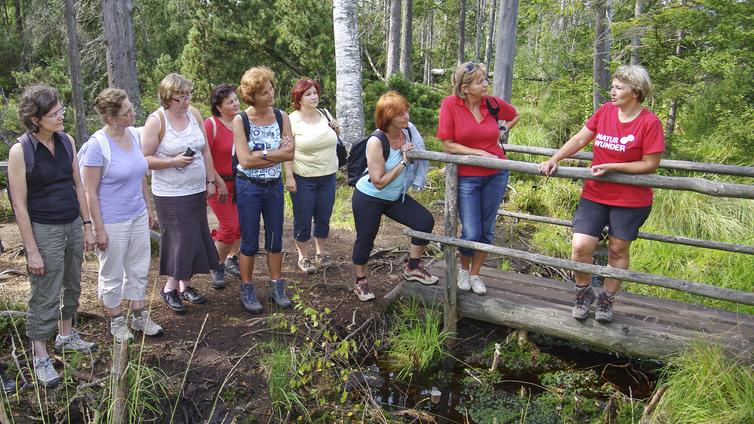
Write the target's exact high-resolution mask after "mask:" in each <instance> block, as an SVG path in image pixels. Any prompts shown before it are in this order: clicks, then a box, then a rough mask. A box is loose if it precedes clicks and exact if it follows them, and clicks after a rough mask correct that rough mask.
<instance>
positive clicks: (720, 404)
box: [655, 343, 754, 424]
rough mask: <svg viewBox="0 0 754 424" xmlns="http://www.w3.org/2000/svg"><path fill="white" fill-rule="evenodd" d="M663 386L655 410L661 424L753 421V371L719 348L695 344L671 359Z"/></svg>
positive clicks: (664, 374)
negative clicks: (663, 423) (665, 385)
mask: <svg viewBox="0 0 754 424" xmlns="http://www.w3.org/2000/svg"><path fill="white" fill-rule="evenodd" d="M662 383H663V384H667V385H668V389H667V391H666V392H665V394H664V396H663V397H662V399H661V400H660V402H659V404H658V405H657V409H656V411H655V417H656V418H657V419H658V422H668V423H685V424H702V423H704V424H734V423H751V422H754V395H753V394H754V371H752V367H751V365H748V364H746V363H741V362H737V361H735V360H733V359H731V358H730V357H729V356H728V354H726V353H725V352H724V351H723V350H722V348H720V347H718V346H713V345H708V344H701V343H698V344H692V345H691V346H690V348H689V350H688V351H686V352H684V353H682V354H680V355H678V356H676V357H673V358H671V360H670V362H669V363H668V365H667V366H666V368H665V371H664V373H663V376H662Z"/></svg>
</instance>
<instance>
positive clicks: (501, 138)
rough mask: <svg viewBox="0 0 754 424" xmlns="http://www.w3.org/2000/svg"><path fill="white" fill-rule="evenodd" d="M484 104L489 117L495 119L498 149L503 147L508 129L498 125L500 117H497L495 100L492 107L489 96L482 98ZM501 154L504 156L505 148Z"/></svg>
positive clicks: (498, 107) (498, 111) (497, 109)
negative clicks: (498, 131) (497, 132)
mask: <svg viewBox="0 0 754 424" xmlns="http://www.w3.org/2000/svg"><path fill="white" fill-rule="evenodd" d="M484 102H485V103H486V104H487V111H489V113H490V115H492V116H494V117H495V121H496V122H497V127H498V129H499V130H500V136H499V137H498V142H499V143H500V147H503V142H505V141H507V140H508V139H507V138H505V139H504V137H505V135H506V133H507V132H508V128H506V127H505V126H504V125H502V124H501V123H500V117H499V116H498V114H499V113H500V105H498V104H497V100H495V106H494V107H493V106H492V103H491V102H490V97H489V96H484ZM504 128H505V129H504ZM503 154H505V147H503Z"/></svg>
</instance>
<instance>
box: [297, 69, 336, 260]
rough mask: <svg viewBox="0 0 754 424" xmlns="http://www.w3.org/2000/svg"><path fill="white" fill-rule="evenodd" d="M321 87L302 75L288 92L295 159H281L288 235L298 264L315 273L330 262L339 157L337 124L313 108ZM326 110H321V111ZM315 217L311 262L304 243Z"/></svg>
mask: <svg viewBox="0 0 754 424" xmlns="http://www.w3.org/2000/svg"><path fill="white" fill-rule="evenodd" d="M319 93H320V87H319V84H317V82H316V81H314V80H311V79H302V80H299V81H297V82H296V84H295V85H294V86H293V90H292V91H291V97H292V98H293V107H294V109H296V110H295V111H294V112H293V113H291V114H290V119H291V129H292V132H293V135H294V138H295V140H296V151H295V154H294V159H293V160H292V161H290V162H285V164H284V166H285V187H286V189H288V191H289V192H290V195H291V202H292V203H293V238H294V239H295V240H296V250H298V269H300V270H301V271H303V272H306V273H309V274H314V273H315V272H317V269H321V268H325V267H327V266H329V265H331V264H332V262H331V260H330V258H329V256H328V255H327V253H326V251H325V245H326V242H327V236H328V235H329V233H330V217H331V216H332V210H333V204H334V203H335V172H336V171H337V170H338V157H337V154H336V152H335V145H336V144H337V142H338V132H339V131H340V127H339V126H338V122H337V121H335V120H331V119H330V118H329V117H326V116H325V115H323V113H322V112H320V111H319V110H317V106H318V105H319ZM325 113H326V112H325ZM312 220H314V247H315V249H316V254H315V256H314V261H312V260H311V259H310V258H309V255H308V249H307V246H306V243H307V242H308V241H309V239H310V238H311V236H312Z"/></svg>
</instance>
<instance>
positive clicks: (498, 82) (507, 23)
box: [492, 0, 518, 102]
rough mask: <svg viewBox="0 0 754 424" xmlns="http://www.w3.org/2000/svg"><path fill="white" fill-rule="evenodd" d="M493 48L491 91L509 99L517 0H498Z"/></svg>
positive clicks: (514, 44)
mask: <svg viewBox="0 0 754 424" xmlns="http://www.w3.org/2000/svg"><path fill="white" fill-rule="evenodd" d="M499 12H500V14H499V16H498V20H499V22H500V30H499V31H498V33H497V40H496V43H495V44H497V47H496V48H495V72H494V74H493V78H492V92H493V93H494V94H495V95H496V96H499V97H502V98H503V100H505V101H507V102H509V101H510V100H511V92H512V91H513V61H514V59H515V56H516V24H517V22H518V0H500V9H499Z"/></svg>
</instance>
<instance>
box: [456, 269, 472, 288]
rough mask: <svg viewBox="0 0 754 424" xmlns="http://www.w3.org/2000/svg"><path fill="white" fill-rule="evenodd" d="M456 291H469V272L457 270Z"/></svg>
mask: <svg viewBox="0 0 754 424" xmlns="http://www.w3.org/2000/svg"><path fill="white" fill-rule="evenodd" d="M458 289H459V290H463V291H469V290H471V283H469V270H467V269H459V270H458Z"/></svg>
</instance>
